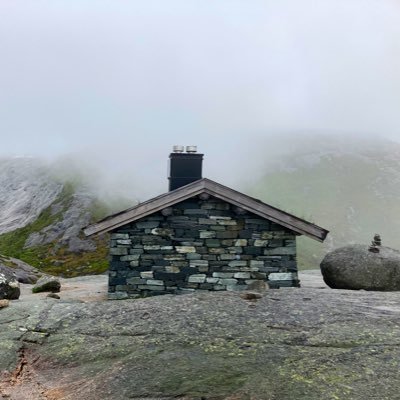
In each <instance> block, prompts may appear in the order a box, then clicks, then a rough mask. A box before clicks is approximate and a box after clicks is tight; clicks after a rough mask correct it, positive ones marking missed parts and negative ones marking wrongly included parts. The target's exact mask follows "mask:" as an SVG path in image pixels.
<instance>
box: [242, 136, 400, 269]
mask: <svg viewBox="0 0 400 400" xmlns="http://www.w3.org/2000/svg"><path fill="white" fill-rule="evenodd" d="M289 139H290V140H289ZM285 140H286V141H285ZM281 144H282V146H281V148H280V150H282V149H285V151H286V153H282V154H281V155H280V156H279V157H275V159H274V162H273V163H272V164H266V165H265V166H264V170H265V171H267V172H266V173H265V174H264V175H263V176H262V178H261V179H260V180H259V181H258V182H256V184H254V185H252V186H251V187H249V188H248V192H250V193H252V194H253V195H254V196H256V197H258V198H260V199H262V200H264V201H266V202H267V203H270V204H272V205H275V206H277V207H281V208H283V209H285V210H288V211H290V212H292V213H294V214H296V215H298V216H300V217H303V218H305V219H308V220H311V221H312V222H315V223H317V224H318V225H320V226H322V227H324V228H326V229H328V230H330V234H329V235H328V238H327V240H326V242H325V244H324V245H321V244H319V243H316V242H314V241H312V240H310V239H307V238H304V237H301V238H300V240H299V261H300V265H301V266H302V267H303V268H310V267H314V268H315V267H318V265H319V262H320V260H321V259H322V257H323V255H324V254H325V253H326V252H327V251H329V250H332V249H333V248H336V247H339V246H343V245H346V244H349V243H369V242H370V241H371V240H372V237H373V235H374V233H379V234H380V235H381V237H382V241H383V244H384V245H386V246H389V247H393V248H397V249H400V223H399V221H398V219H397V216H398V215H399V214H400V201H399V199H400V144H397V143H392V142H389V141H384V140H381V139H377V140H361V139H351V138H343V137H342V138H340V137H339V138H337V137H328V136H326V137H313V136H309V137H302V138H301V140H300V139H296V138H293V137H291V138H284V139H283V142H282V143H281ZM275 145H276V146H277V147H279V146H278V145H277V144H275Z"/></svg>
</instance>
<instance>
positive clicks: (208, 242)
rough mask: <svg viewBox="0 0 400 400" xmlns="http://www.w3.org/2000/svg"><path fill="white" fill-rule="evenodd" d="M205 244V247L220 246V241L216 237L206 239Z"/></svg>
mask: <svg viewBox="0 0 400 400" xmlns="http://www.w3.org/2000/svg"><path fill="white" fill-rule="evenodd" d="M205 245H206V246H207V247H220V246H221V242H220V241H219V240H218V239H206V241H205Z"/></svg>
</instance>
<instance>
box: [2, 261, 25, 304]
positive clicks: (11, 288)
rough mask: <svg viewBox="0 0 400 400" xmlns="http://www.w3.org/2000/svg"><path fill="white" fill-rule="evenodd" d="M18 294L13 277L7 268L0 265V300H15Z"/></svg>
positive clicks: (17, 287)
mask: <svg viewBox="0 0 400 400" xmlns="http://www.w3.org/2000/svg"><path fill="white" fill-rule="evenodd" d="M20 293H21V292H20V289H19V283H18V281H17V279H16V278H15V275H14V274H13V273H12V272H11V271H10V269H9V268H6V267H4V266H2V265H0V299H8V300H16V299H18V298H19V295H20Z"/></svg>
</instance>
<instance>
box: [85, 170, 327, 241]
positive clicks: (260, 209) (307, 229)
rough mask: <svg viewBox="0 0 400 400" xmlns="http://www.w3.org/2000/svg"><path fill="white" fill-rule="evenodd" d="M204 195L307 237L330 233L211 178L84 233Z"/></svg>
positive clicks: (321, 237) (98, 231)
mask: <svg viewBox="0 0 400 400" xmlns="http://www.w3.org/2000/svg"><path fill="white" fill-rule="evenodd" d="M202 193H207V194H209V195H210V196H214V197H216V198H218V199H220V200H223V201H226V202H227V203H230V204H233V205H235V206H237V207H240V208H242V209H244V210H247V211H249V212H251V213H254V214H256V215H258V216H260V217H262V218H265V219H268V220H269V221H272V222H275V223H277V224H279V225H282V226H284V227H285V228H288V229H291V230H292V231H294V232H296V233H298V234H300V235H305V236H308V237H310V238H312V239H315V240H318V241H320V242H323V241H324V240H325V238H326V236H327V234H328V232H329V231H327V230H326V229H324V228H321V227H320V226H318V225H315V224H313V223H311V222H308V221H306V220H304V219H301V218H298V217H296V216H294V215H292V214H289V213H287V212H285V211H282V210H279V209H278V208H275V207H273V206H270V205H268V204H266V203H264V202H262V201H260V200H257V199H255V198H253V197H250V196H247V195H245V194H243V193H240V192H238V191H236V190H233V189H231V188H229V187H227V186H224V185H221V184H220V183H217V182H214V181H212V180H210V179H207V178H203V179H200V180H198V181H196V182H192V183H190V184H189V185H186V186H183V187H180V188H178V189H175V190H173V191H171V192H167V193H165V194H162V195H161V196H157V197H154V198H153V199H150V200H148V201H146V202H144V203H140V204H138V205H137V206H135V207H132V208H129V209H127V210H125V211H122V212H119V213H117V214H114V215H110V216H109V217H107V218H105V219H103V220H101V221H99V222H97V223H95V224H93V225H89V226H88V227H86V228H85V229H84V233H85V235H86V236H91V235H95V234H102V233H105V232H109V231H112V230H114V229H117V228H119V227H120V226H123V225H125V224H129V223H130V222H134V221H136V220H138V219H141V218H144V217H146V216H148V215H150V214H153V213H155V212H157V211H161V210H162V209H164V208H167V207H171V206H173V205H174V204H177V203H180V202H182V201H184V200H187V199H189V198H191V197H195V196H198V195H200V194H202Z"/></svg>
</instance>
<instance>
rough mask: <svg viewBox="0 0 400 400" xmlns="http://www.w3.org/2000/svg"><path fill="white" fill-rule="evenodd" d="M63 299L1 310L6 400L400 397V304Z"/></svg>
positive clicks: (270, 296) (215, 296)
mask: <svg viewBox="0 0 400 400" xmlns="http://www.w3.org/2000/svg"><path fill="white" fill-rule="evenodd" d="M85 279H86V280H85V281H84V282H85V284H86V285H87V284H88V282H89V278H85ZM96 279H98V278H96ZM74 282H77V280H75V281H74ZM64 286H68V285H64V282H63V288H64ZM70 286H71V287H73V285H72V284H71V285H70ZM63 288H62V290H61V298H62V300H54V299H49V298H44V297H41V298H39V299H38V300H36V299H37V298H38V297H37V296H41V295H32V294H31V295H29V296H28V298H27V299H26V300H25V299H24V293H25V292H24V291H23V295H22V296H21V300H19V301H14V302H12V304H11V306H10V307H8V308H5V309H2V310H1V311H0V366H1V368H2V372H1V374H2V376H1V379H0V382H1V383H0V394H3V395H5V394H8V395H10V396H11V398H12V399H15V400H18V399H25V400H29V399H35V400H36V399H39V400H41V399H43V400H44V399H65V400H69V399H71V400H72V399H74V400H75V399H78V398H79V399H87V400H92V399H93V400H94V399H96V400H97V399H100V398H101V399H110V400H122V399H128V398H131V399H147V400H150V399H186V400H199V399H208V400H211V399H213V400H218V399H230V400H234V399H235V400H238V399H247V400H267V399H274V400H285V399H290V400H317V399H318V400H321V399H343V400H358V399H359V400H361V399H362V400H364V399H374V398H376V399H380V400H385V399H386V400H389V399H396V398H398V393H399V392H400V379H399V377H400V372H399V360H400V346H399V345H400V330H399V329H398V327H399V321H400V293H394V292H392V293H382V292H368V293H366V292H359V291H343V290H334V291H333V290H329V289H309V288H304V289H303V288H301V289H297V288H290V289H279V290H270V291H267V292H266V293H265V294H264V296H263V297H262V298H261V299H257V300H256V301H254V300H253V301H246V300H244V299H242V298H241V297H240V295H239V294H238V293H231V292H224V293H195V294H190V295H184V296H169V295H167V296H159V297H153V298H147V299H139V300H123V301H96V302H86V303H82V302H77V301H73V300H68V301H65V300H63V298H64V296H63V290H64V289H63ZM28 292H29V291H27V293H28ZM65 296H66V294H65ZM0 398H1V396H0Z"/></svg>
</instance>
